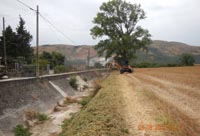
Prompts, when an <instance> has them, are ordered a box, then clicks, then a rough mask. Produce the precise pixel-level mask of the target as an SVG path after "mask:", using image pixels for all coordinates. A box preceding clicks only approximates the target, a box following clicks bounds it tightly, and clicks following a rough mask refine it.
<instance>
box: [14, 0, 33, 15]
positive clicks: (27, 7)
mask: <svg viewBox="0 0 200 136" xmlns="http://www.w3.org/2000/svg"><path fill="white" fill-rule="evenodd" d="M16 1H18V2H19V3H21V4H22V5H24V6H25V7H27V8H29V9H30V10H32V11H35V12H36V10H35V9H33V8H31V7H30V6H28V5H27V4H25V3H24V2H22V1H20V0H16Z"/></svg>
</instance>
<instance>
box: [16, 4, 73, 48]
mask: <svg viewBox="0 0 200 136" xmlns="http://www.w3.org/2000/svg"><path fill="white" fill-rule="evenodd" d="M16 1H18V2H19V3H21V4H22V5H24V6H25V7H27V8H29V9H30V10H32V11H34V12H37V10H35V9H33V8H31V7H30V6H28V5H27V4H25V3H24V2H22V1H20V0H16ZM39 15H40V17H41V18H42V19H43V20H45V21H46V22H47V23H48V24H49V25H50V26H52V27H53V28H54V29H55V30H56V31H57V32H59V33H60V34H61V35H62V36H63V37H64V38H65V39H67V40H68V41H71V42H72V43H74V44H75V45H77V43H76V42H75V41H73V40H72V39H71V38H69V37H68V36H66V35H65V33H63V32H62V31H61V30H60V29H58V28H57V27H56V26H55V25H54V24H53V23H52V22H51V21H49V20H48V19H47V18H46V17H44V16H43V15H42V14H41V13H40V12H39Z"/></svg>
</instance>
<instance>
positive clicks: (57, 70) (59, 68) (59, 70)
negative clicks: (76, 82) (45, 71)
mask: <svg viewBox="0 0 200 136" xmlns="http://www.w3.org/2000/svg"><path fill="white" fill-rule="evenodd" d="M54 72H55V73H64V72H66V68H65V66H64V65H59V66H55V67H54Z"/></svg>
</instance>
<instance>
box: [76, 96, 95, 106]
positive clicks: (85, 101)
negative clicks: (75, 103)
mask: <svg viewBox="0 0 200 136" xmlns="http://www.w3.org/2000/svg"><path fill="white" fill-rule="evenodd" d="M91 99H92V97H91V96H87V97H83V99H82V100H81V101H80V102H79V103H80V104H81V105H83V106H86V105H87V104H88V103H89V101H90V100H91Z"/></svg>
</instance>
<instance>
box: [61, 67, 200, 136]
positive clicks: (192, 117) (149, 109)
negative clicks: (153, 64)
mask: <svg viewBox="0 0 200 136" xmlns="http://www.w3.org/2000/svg"><path fill="white" fill-rule="evenodd" d="M199 83H200V67H199V66H195V67H178V68H144V69H135V72H134V73H132V74H119V73H118V72H113V73H111V75H110V76H109V77H108V78H107V79H106V80H105V81H104V82H103V84H102V89H101V90H100V91H99V92H98V93H97V95H96V96H95V97H94V98H93V99H92V100H91V101H90V102H89V104H88V105H87V106H86V107H85V108H84V109H83V110H82V111H81V112H79V113H78V114H76V115H74V116H73V118H72V119H70V120H66V122H65V123H64V125H63V133H62V134H61V136H76V135H79V136H89V135H94V136H122V135H129V136H199V135H200V114H199V113H200V99H199V98H200V92H199V91H200V90H199V89H200V86H199Z"/></svg>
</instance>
